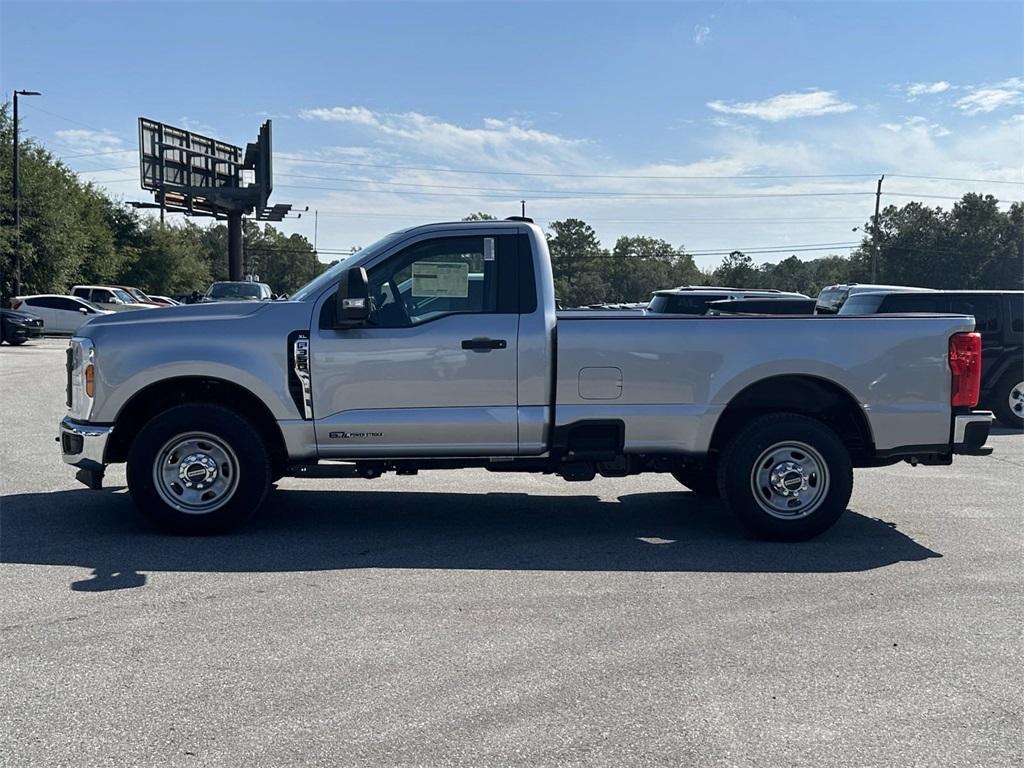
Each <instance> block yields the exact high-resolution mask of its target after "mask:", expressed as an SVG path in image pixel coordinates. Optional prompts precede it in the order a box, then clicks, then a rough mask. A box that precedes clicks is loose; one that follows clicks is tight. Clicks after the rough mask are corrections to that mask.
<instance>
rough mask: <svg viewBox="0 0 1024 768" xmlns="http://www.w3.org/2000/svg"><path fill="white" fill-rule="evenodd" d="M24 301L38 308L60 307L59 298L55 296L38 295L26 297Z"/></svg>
mask: <svg viewBox="0 0 1024 768" xmlns="http://www.w3.org/2000/svg"><path fill="white" fill-rule="evenodd" d="M25 303H26V304H28V305H29V306H30V307H38V308H40V309H61V306H60V304H59V299H58V298H57V297H56V296H40V297H39V298H37V299H26V300H25Z"/></svg>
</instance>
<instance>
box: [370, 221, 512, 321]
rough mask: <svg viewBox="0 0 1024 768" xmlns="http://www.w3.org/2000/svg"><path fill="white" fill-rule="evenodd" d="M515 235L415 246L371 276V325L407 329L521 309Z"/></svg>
mask: <svg viewBox="0 0 1024 768" xmlns="http://www.w3.org/2000/svg"><path fill="white" fill-rule="evenodd" d="M515 247H516V242H515V236H508V235H504V236H493V237H483V236H481V237H445V238H438V239H435V240H427V241H424V242H420V243H416V244H415V245H411V246H409V247H408V248H405V249H403V250H401V251H399V252H398V253H396V254H394V255H393V256H391V257H390V258H388V259H387V260H385V261H384V262H382V263H381V264H378V265H377V266H375V267H373V268H372V269H370V271H369V273H368V277H369V287H370V302H371V310H370V317H369V320H368V321H367V323H368V325H371V326H376V327H379V328H403V327H408V326H412V325H419V324H421V323H426V322H429V321H431V320H436V319H437V318H439V317H443V316H444V315H450V314H490V313H497V312H508V313H514V312H516V311H517V302H518V287H517V285H516V271H515Z"/></svg>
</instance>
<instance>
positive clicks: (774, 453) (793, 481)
mask: <svg viewBox="0 0 1024 768" xmlns="http://www.w3.org/2000/svg"><path fill="white" fill-rule="evenodd" d="M828 486H829V478H828V466H827V465H826V464H825V460H824V459H823V458H822V457H821V454H820V453H818V452H817V451H816V450H814V448H812V447H811V446H809V445H807V444H806V443H801V442H798V441H795V440H786V441H784V442H781V443H776V444H775V445H773V446H771V447H770V448H768V449H766V450H765V451H762V453H761V455H760V456H759V457H758V459H757V461H756V462H754V465H753V467H752V468H751V471H750V490H751V492H752V493H753V494H754V498H755V499H756V500H757V504H758V506H760V507H761V509H763V510H764V511H765V512H767V513H768V514H769V515H771V516H772V517H777V518H780V519H782V520H797V519H799V518H801V517H806V516H807V515H810V514H811V513H812V512H814V511H815V510H816V509H817V508H818V507H819V506H821V503H822V501H823V500H824V498H825V495H826V494H827V493H828Z"/></svg>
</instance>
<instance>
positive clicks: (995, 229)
mask: <svg viewBox="0 0 1024 768" xmlns="http://www.w3.org/2000/svg"><path fill="white" fill-rule="evenodd" d="M864 232H865V237H864V240H863V242H862V243H861V246H860V247H859V248H858V249H857V250H856V251H855V252H854V253H853V254H852V256H851V262H852V264H853V271H854V272H855V273H856V274H857V275H858V279H868V278H869V277H870V274H871V264H872V257H873V254H874V248H875V247H876V245H877V249H878V251H877V255H878V281H879V282H884V283H895V284H898V285H919V286H921V287H924V288H968V289H969V288H978V289H1008V288H1018V289H1019V288H1021V287H1022V285H1024V210H1022V205H1021V203H1019V202H1017V203H1014V204H1013V205H1011V206H1010V209H1009V211H1002V210H1000V209H999V201H998V200H997V199H996V198H994V197H992V196H991V195H978V194H974V193H968V194H966V195H964V197H963V199H961V200H959V201H957V202H956V203H955V204H954V205H953V208H952V210H950V211H944V210H942V209H941V208H928V207H926V206H923V205H922V204H921V203H917V202H912V203H907V204H906V205H904V206H902V207H897V206H893V205H890V206H886V208H885V209H884V210H883V211H882V212H881V214H880V216H879V223H878V238H877V243H876V241H875V239H874V238H873V237H872V229H871V226H870V224H867V225H865V227H864Z"/></svg>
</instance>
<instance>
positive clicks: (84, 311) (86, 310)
mask: <svg viewBox="0 0 1024 768" xmlns="http://www.w3.org/2000/svg"><path fill="white" fill-rule="evenodd" d="M78 311H79V312H81V313H82V314H83V315H88V314H89V310H88V309H86V308H85V307H79V308H78Z"/></svg>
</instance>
